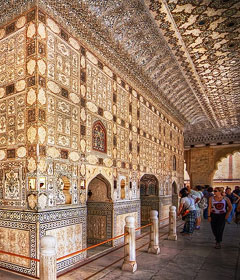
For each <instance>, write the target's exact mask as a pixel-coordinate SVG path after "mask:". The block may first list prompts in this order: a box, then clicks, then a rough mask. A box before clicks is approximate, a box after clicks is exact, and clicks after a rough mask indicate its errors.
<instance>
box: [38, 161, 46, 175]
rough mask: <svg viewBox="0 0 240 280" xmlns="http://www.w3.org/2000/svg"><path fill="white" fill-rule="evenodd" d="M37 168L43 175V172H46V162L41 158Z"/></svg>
mask: <svg viewBox="0 0 240 280" xmlns="http://www.w3.org/2000/svg"><path fill="white" fill-rule="evenodd" d="M38 168H39V170H40V171H41V172H42V173H45V171H46V170H47V163H46V160H45V159H44V158H42V159H41V160H40V162H39V165H38Z"/></svg>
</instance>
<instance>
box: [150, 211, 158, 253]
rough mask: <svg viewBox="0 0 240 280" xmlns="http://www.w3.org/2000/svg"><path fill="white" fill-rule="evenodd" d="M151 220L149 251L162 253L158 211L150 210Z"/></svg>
mask: <svg viewBox="0 0 240 280" xmlns="http://www.w3.org/2000/svg"><path fill="white" fill-rule="evenodd" d="M150 222H151V223H152V224H151V228H150V231H151V232H150V244H149V248H148V253H152V254H157V255H158V254H159V253H160V247H159V234H158V230H159V229H158V211H156V210H151V211H150Z"/></svg>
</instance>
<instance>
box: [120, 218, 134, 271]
mask: <svg viewBox="0 0 240 280" xmlns="http://www.w3.org/2000/svg"><path fill="white" fill-rule="evenodd" d="M125 222H126V225H125V228H124V233H128V234H127V235H125V236H124V244H125V247H124V256H125V258H124V261H123V264H122V270H126V271H131V272H135V271H136V270H137V262H136V239H135V219H134V217H131V216H127V217H126V218H125Z"/></svg>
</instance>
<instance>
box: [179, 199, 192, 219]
mask: <svg viewBox="0 0 240 280" xmlns="http://www.w3.org/2000/svg"><path fill="white" fill-rule="evenodd" d="M191 205H192V201H191V200H190V204H189V206H188V208H186V209H183V210H182V212H181V216H182V220H183V221H184V220H185V219H186V217H187V215H188V214H189V213H190V210H188V209H189V207H190V206H191Z"/></svg>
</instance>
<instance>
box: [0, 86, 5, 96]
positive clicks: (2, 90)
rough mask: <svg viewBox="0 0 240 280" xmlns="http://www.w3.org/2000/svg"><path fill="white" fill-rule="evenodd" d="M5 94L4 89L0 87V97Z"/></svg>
mask: <svg viewBox="0 0 240 280" xmlns="http://www.w3.org/2000/svg"><path fill="white" fill-rule="evenodd" d="M4 95H5V89H4V88H0V98H2V97H3V96H4Z"/></svg>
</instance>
